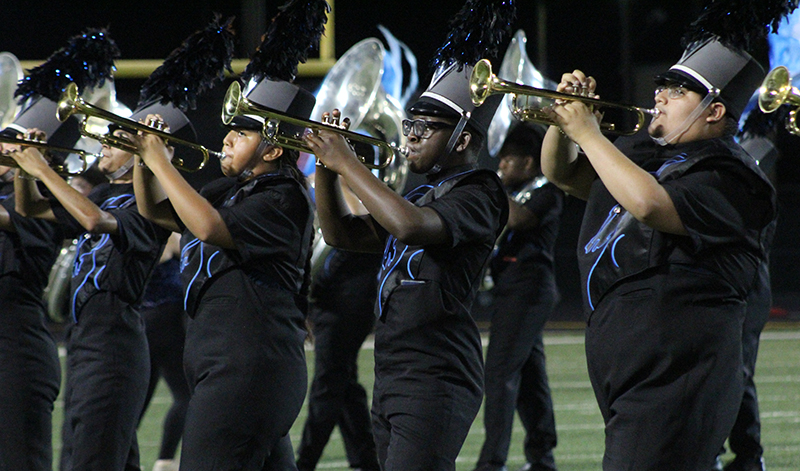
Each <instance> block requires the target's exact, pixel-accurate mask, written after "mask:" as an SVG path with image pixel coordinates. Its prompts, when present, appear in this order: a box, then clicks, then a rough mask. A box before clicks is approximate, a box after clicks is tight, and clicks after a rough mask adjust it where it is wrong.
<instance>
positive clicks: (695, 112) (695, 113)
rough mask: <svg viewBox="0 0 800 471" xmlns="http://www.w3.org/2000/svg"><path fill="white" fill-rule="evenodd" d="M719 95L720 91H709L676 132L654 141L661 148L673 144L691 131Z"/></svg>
mask: <svg viewBox="0 0 800 471" xmlns="http://www.w3.org/2000/svg"><path fill="white" fill-rule="evenodd" d="M718 95H719V89H714V90H709V91H708V94H707V95H706V96H705V97H703V101H701V102H700V104H699V105H697V107H696V108H695V109H694V110H693V111H692V113H691V114H690V115H689V116H687V117H686V119H684V120H683V122H682V123H681V125H680V126H678V127H677V128H675V130H673V131H672V132H671V133H669V134H667V135H666V136H664V137H653V138H652V139H653V140H654V141H655V142H656V144H658V145H660V146H666V145H668V144H671V143H672V141H673V140H675V139H676V138H677V137H678V136H680V135H681V134H683V133H685V132H686V130H687V129H689V126H691V125H692V123H694V122H695V120H696V119H697V118H698V117H699V116H700V113H702V112H703V111H704V110H705V109H706V108H708V105H710V104H711V102H712V101H713V100H714V98H716V97H717V96H718Z"/></svg>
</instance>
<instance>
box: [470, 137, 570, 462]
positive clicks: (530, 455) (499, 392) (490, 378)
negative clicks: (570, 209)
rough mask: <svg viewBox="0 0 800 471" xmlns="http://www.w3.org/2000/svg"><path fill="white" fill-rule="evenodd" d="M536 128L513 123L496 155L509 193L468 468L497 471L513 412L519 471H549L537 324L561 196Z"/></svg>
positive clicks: (550, 271) (552, 281)
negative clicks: (521, 442) (479, 419)
mask: <svg viewBox="0 0 800 471" xmlns="http://www.w3.org/2000/svg"><path fill="white" fill-rule="evenodd" d="M542 137H543V131H539V130H538V129H536V128H533V127H530V126H527V125H524V124H517V126H515V127H514V128H512V130H511V131H509V133H508V137H507V138H506V139H505V142H504V144H503V147H502V148H501V149H500V152H499V153H498V158H499V159H500V163H499V173H500V179H501V180H502V181H503V185H505V187H506V189H507V190H508V191H509V194H510V195H513V197H512V196H509V202H508V206H509V216H508V224H507V226H506V230H505V231H504V232H503V234H502V235H501V236H500V238H499V239H498V241H497V250H496V253H494V254H493V255H492V259H491V261H490V265H489V267H490V268H489V272H490V273H491V277H492V280H493V284H494V286H493V288H492V290H491V291H490V296H491V299H492V304H491V306H490V312H491V325H490V330H489V346H488V348H487V352H486V404H485V405H484V421H483V423H484V427H485V428H486V438H485V441H484V442H483V448H482V449H481V455H480V457H479V458H478V464H477V467H476V468H475V469H476V471H499V470H504V469H505V463H506V459H507V458H508V449H509V445H510V443H511V431H512V428H513V425H514V412H515V411H516V412H518V413H519V416H520V419H521V421H522V425H523V427H524V428H525V447H524V448H525V458H526V461H527V464H526V465H525V467H524V468H523V470H525V471H528V470H530V471H551V470H552V471H554V470H555V469H556V466H555V460H554V458H553V448H555V446H556V422H555V414H554V412H553V400H552V398H551V397H550V386H549V385H548V383H547V369H546V368H545V356H544V343H543V341H542V332H543V331H544V325H545V322H546V321H547V319H548V317H549V316H550V314H551V313H552V312H553V309H554V308H555V305H556V301H557V298H558V290H557V288H556V278H555V268H554V266H553V259H554V255H555V253H554V252H555V244H556V237H557V236H558V228H559V224H560V217H561V211H562V208H563V207H564V192H563V191H561V190H560V189H558V188H557V187H556V186H555V185H553V184H552V183H549V182H548V181H547V179H546V178H544V177H543V176H542V174H541V169H540V165H539V155H540V151H541V146H542V145H541V142H542Z"/></svg>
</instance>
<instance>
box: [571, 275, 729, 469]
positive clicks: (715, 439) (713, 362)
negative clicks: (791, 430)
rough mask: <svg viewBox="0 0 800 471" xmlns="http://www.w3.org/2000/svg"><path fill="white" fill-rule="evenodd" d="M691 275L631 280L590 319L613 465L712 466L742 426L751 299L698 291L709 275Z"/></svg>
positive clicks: (591, 358) (606, 464)
mask: <svg viewBox="0 0 800 471" xmlns="http://www.w3.org/2000/svg"><path fill="white" fill-rule="evenodd" d="M685 275H686V276H683V277H679V279H678V280H676V279H674V278H672V277H669V276H664V277H662V276H652V277H649V278H647V279H643V280H638V281H630V282H626V283H624V284H621V285H619V286H618V287H617V288H615V290H614V291H613V292H611V293H608V294H606V295H605V297H604V298H603V299H602V300H601V302H600V303H599V304H598V306H597V309H596V310H595V311H594V312H593V313H592V315H591V317H590V319H589V324H588V326H587V329H586V357H587V361H588V369H589V378H590V380H591V382H592V387H593V388H594V392H595V396H596V398H597V402H598V405H599V407H600V411H601V413H602V415H603V419H604V421H605V425H606V429H605V431H606V449H605V455H604V457H603V469H605V470H609V471H610V470H614V471H616V470H629V469H630V470H634V469H635V470H637V471H638V470H642V471H647V470H653V471H656V470H663V469H670V470H676V471H678V470H686V471H706V470H708V469H711V467H712V465H713V463H714V461H715V458H716V456H717V454H718V452H719V450H720V448H721V447H722V445H723V443H724V442H725V438H726V437H727V435H728V433H729V432H730V430H731V427H732V426H733V421H734V417H735V415H736V411H737V410H738V409H739V404H740V402H741V398H742V380H741V342H740V339H741V335H742V332H741V322H742V320H743V319H744V303H743V302H737V301H735V299H732V298H731V297H730V296H727V297H726V296H722V295H721V294H719V293H716V292H704V291H701V290H697V289H693V287H695V288H696V287H697V285H699V284H700V283H701V282H702V280H698V279H697V277H695V276H693V275H692V274H690V273H686V274H685ZM676 276H677V275H676ZM726 294H727V293H726ZM703 299H705V300H707V301H706V302H702V301H700V300H703Z"/></svg>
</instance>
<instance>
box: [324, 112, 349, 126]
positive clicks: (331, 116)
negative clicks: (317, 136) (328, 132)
mask: <svg viewBox="0 0 800 471" xmlns="http://www.w3.org/2000/svg"><path fill="white" fill-rule="evenodd" d="M341 118H342V113H341V111H339V110H338V109H334V110H333V111H331V112H328V111H326V112H324V113H322V124H326V125H328V126H332V127H335V128H339V129H348V128H349V127H350V118H348V117H345V118H344V119H341ZM340 121H341V123H340Z"/></svg>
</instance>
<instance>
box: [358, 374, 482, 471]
mask: <svg viewBox="0 0 800 471" xmlns="http://www.w3.org/2000/svg"><path fill="white" fill-rule="evenodd" d="M435 381H437V379H435V378H431V379H430V382H435ZM437 390H438V391H442V389H441V388H432V389H431V391H437ZM450 391H451V392H450V393H449V394H443V395H437V394H436V393H434V392H431V393H420V394H403V393H402V392H398V393H394V392H392V393H388V392H387V393H385V394H384V393H380V392H378V391H376V393H375V396H374V397H373V398H372V431H373V433H374V435H375V446H376V449H377V451H378V462H379V463H380V465H381V470H383V471H454V470H455V469H456V458H457V457H458V454H459V452H460V451H461V446H462V445H463V444H464V440H465V439H466V438H467V434H468V433H469V429H470V426H471V425H472V422H473V421H474V420H475V416H476V415H477V414H478V410H479V409H480V406H481V397H480V396H478V395H473V394H472V393H471V392H470V391H468V390H466V389H463V388H458V387H455V386H454V387H452V388H451V389H450Z"/></svg>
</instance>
